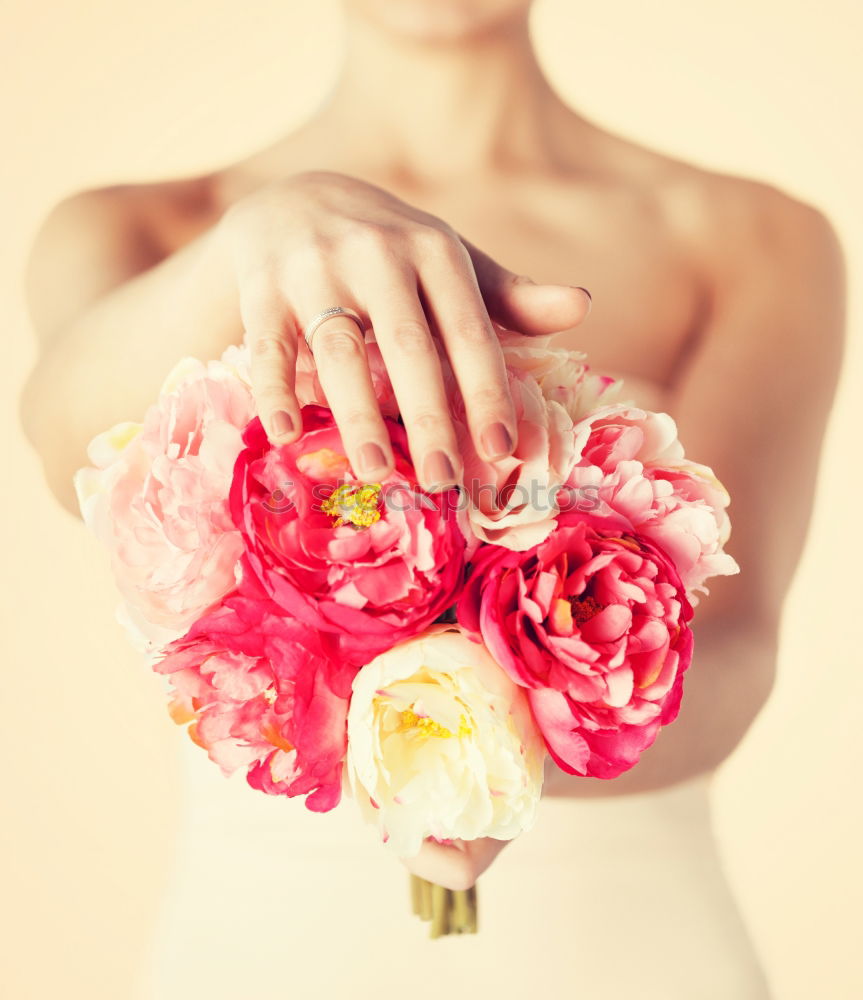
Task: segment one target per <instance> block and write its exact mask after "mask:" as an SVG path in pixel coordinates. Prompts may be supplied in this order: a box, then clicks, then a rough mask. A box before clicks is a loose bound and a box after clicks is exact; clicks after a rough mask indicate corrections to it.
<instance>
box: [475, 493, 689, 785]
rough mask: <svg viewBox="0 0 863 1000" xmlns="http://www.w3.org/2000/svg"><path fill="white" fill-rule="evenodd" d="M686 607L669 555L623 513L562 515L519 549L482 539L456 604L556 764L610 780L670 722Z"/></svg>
mask: <svg viewBox="0 0 863 1000" xmlns="http://www.w3.org/2000/svg"><path fill="white" fill-rule="evenodd" d="M691 616H692V607H691V605H690V603H689V601H688V600H687V597H686V594H685V592H684V589H683V587H682V585H681V582H680V578H679V576H678V574H677V571H676V570H675V567H674V565H673V564H672V562H671V561H670V560H669V559H668V558H667V557H666V555H665V554H664V553H663V552H662V551H661V550H660V549H659V548H658V547H657V546H655V545H653V544H651V543H650V542H648V541H646V540H644V539H641V538H638V537H635V536H634V535H633V534H632V533H631V532H630V531H629V529H628V525H627V524H626V522H625V520H624V519H622V518H620V517H617V518H598V517H595V516H592V515H587V514H580V513H577V512H563V513H561V515H560V517H559V521H558V526H557V529H556V530H555V531H554V532H553V533H552V534H551V535H550V536H549V537H548V538H547V539H546V540H545V541H544V542H542V543H541V544H539V545H537V546H535V547H534V548H532V549H530V550H529V551H527V552H513V551H509V550H507V549H503V548H499V547H497V546H484V547H483V548H482V549H481V550H480V551H479V553H478V554H477V555H476V556H475V558H474V560H473V564H472V572H471V576H470V578H469V580H468V582H467V585H466V587H465V590H464V593H463V594H462V597H461V599H460V600H459V604H458V618H459V622H460V623H461V624H462V625H463V626H464V627H465V628H466V629H468V630H469V631H470V632H471V633H472V634H473V635H474V636H475V637H477V638H481V639H482V640H483V641H484V643H485V645H486V647H487V648H488V650H489V652H490V653H491V654H492V656H493V657H494V658H495V659H496V660H497V661H498V663H500V664H501V666H502V667H503V668H504V670H506V672H507V673H508V674H509V675H510V677H511V678H512V679H513V680H514V681H516V683H518V684H521V685H522V686H523V687H525V688H527V689H528V698H529V701H530V705H531V709H532V711H533V714H534V718H535V719H536V722H537V725H538V726H539V728H540V729H541V731H542V733H543V736H544V738H545V741H546V745H547V747H548V749H549V752H550V753H551V755H552V757H553V758H554V760H555V761H556V762H557V764H558V765H559V766H560V767H561V768H562V769H563V770H565V771H567V772H568V773H570V774H582V775H592V776H594V777H600V778H612V777H615V776H616V775H618V774H620V773H622V772H623V771H625V770H627V769H628V768H630V767H632V765H633V764H635V763H636V762H637V760H638V757H639V755H640V753H641V752H642V751H643V750H644V749H645V748H646V747H648V746H650V744H651V743H652V742H653V740H654V738H655V736H656V733H657V731H658V729H659V727H660V726H661V725H665V724H667V723H669V722H671V721H673V720H674V718H675V717H676V715H677V711H678V707H679V704H680V698H681V695H682V690H683V675H684V672H685V671H686V669H687V667H688V666H689V663H690V659H691V656H692V634H691V632H690V629H689V626H688V622H689V620H690V618H691Z"/></svg>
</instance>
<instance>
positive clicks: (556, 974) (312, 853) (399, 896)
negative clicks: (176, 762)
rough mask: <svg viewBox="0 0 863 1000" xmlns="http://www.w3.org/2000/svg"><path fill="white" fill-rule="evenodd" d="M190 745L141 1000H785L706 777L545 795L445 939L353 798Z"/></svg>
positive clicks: (186, 745) (140, 989) (187, 745)
mask: <svg viewBox="0 0 863 1000" xmlns="http://www.w3.org/2000/svg"><path fill="white" fill-rule="evenodd" d="M183 742H184V750H183V756H182V760H183V768H184V771H185V801H184V809H183V816H182V823H181V831H180V835H179V838H178V843H177V850H176V856H175V859H174V866H173V873H172V877H171V883H170V887H169V890H168V891H167V892H166V894H165V898H164V901H163V906H162V911H161V914H160V918H159V922H158V925H157V927H156V929H155V933H154V937H153V940H152V944H151V948H150V954H149V958H148V961H147V964H146V967H145V968H144V970H143V972H142V976H141V980H140V983H139V984H138V992H137V993H136V1000H253V998H258V997H266V998H268V1000H282V998H284V1000H311V998H315V1000H319V998H323V1000H330V998H335V997H339V996H341V997H349V998H350V1000H366V998H369V1000H371V998H374V1000H380V998H383V997H395V996H404V997H410V998H411V1000H425V998H429V1000H431V998H434V1000H441V998H444V997H445V998H447V1000H466V998H468V997H470V998H473V1000H476V998H478V997H491V998H502V1000H510V998H511V1000H516V998H517V1000H524V998H526V997H537V998H539V997H549V998H568V997H573V998H578V1000H619V998H620V1000H623V998H626V1000H631V998H638V1000H765V998H767V997H769V992H768V989H767V985H766V982H765V977H764V974H763V971H762V969H761V966H760V964H759V961H758V958H757V956H756V954H755V952H754V950H753V947H752V944H751V942H750V939H749V937H748V935H747V932H746V928H745V926H744V923H743V921H742V919H741V916H740V913H739V911H738V909H737V906H736V905H735V902H734V900H733V898H732V896H731V894H730V891H729V887H728V885H727V883H726V880H725V877H724V875H723V870H722V865H721V859H720V857H719V855H718V852H717V848H716V844H715V841H714V838H713V834H712V829H711V822H710V781H709V778H707V777H702V778H697V779H695V780H693V781H689V782H686V783H683V784H680V785H677V786H673V787H671V788H668V789H664V790H661V791H659V792H649V793H643V794H638V795H627V796H616V797H613V798H603V799H573V798H551V797H549V798H544V799H543V800H542V801H541V803H540V809H539V817H538V819H537V822H536V824H535V826H534V827H533V828H532V829H531V830H530V831H529V832H527V833H525V834H523V835H522V836H521V837H519V838H518V839H517V840H514V841H513V842H512V843H510V844H508V845H507V847H506V848H505V849H504V851H503V852H502V853H501V854H500V855H499V856H498V858H497V859H496V860H495V862H494V864H493V865H492V866H491V868H489V869H488V871H486V872H485V873H484V874H483V875H482V876H481V878H480V881H479V883H478V886H479V933H478V934H476V935H456V936H451V937H444V938H438V939H435V940H432V939H430V938H429V936H428V930H429V925H428V924H427V923H423V922H421V921H420V920H419V918H418V917H415V916H414V915H413V914H412V912H411V909H410V900H409V891H408V874H407V871H406V869H405V868H404V867H403V866H402V865H401V863H400V862H399V861H398V860H397V859H396V858H394V857H393V856H392V855H390V854H389V853H388V852H387V851H386V850H385V849H384V847H383V846H382V845H381V844H380V843H379V841H378V839H377V834H376V832H375V831H374V830H373V829H372V828H371V827H370V826H367V825H365V824H364V823H363V821H362V820H361V819H360V817H359V814H358V812H357V809H356V804H355V803H354V802H353V801H352V800H350V799H345V800H343V802H342V803H341V804H340V805H339V807H338V808H337V809H335V810H333V811H332V812H330V813H326V814H320V815H319V814H314V813H311V812H309V811H308V810H307V809H306V808H305V806H304V805H303V804H302V802H301V801H299V800H288V799H284V798H275V797H269V796H266V795H263V794H261V793H260V792H256V791H253V790H252V789H251V788H249V787H248V786H247V785H246V783H245V780H244V778H243V776H242V775H240V774H237V775H235V776H234V777H233V778H225V777H223V776H222V774H221V773H220V772H219V770H218V768H217V767H216V766H215V765H214V764H212V763H211V762H210V761H209V760H207V758H206V755H205V753H204V752H203V751H202V750H200V748H198V747H196V746H194V745H193V744H192V743H191V741H188V740H184V741H183Z"/></svg>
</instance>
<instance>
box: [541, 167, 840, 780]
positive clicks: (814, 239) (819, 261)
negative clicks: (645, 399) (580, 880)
mask: <svg viewBox="0 0 863 1000" xmlns="http://www.w3.org/2000/svg"><path fill="white" fill-rule="evenodd" d="M747 193H748V195H750V197H747V198H746V199H740V197H739V194H738V195H735V196H734V197H730V198H729V203H728V204H727V205H719V206H716V208H717V210H718V211H719V212H720V213H721V215H722V217H723V222H722V229H723V234H724V238H722V239H718V240H717V242H716V252H717V259H716V260H714V261H713V262H712V265H711V271H712V273H713V274H714V275H715V276H716V277H715V287H714V303H713V310H712V315H711V317H710V320H709V322H708V323H707V325H706V327H705V329H704V330H703V332H702V335H701V336H700V339H699V342H698V344H697V345H696V347H695V349H694V350H693V352H692V354H691V356H690V357H689V359H688V362H687V364H686V367H685V370H684V371H683V372H682V373H681V375H680V378H679V381H678V384H677V385H676V387H675V391H674V394H673V399H672V403H671V405H670V406H669V410H670V412H671V414H672V415H673V416H674V417H675V419H676V420H677V423H678V426H679V430H680V437H681V441H682V442H683V444H684V447H685V448H686V452H687V455H689V456H691V457H692V458H693V459H694V460H695V461H698V462H703V463H705V464H707V465H710V466H712V467H713V469H714V471H715V472H716V474H717V476H718V477H719V478H720V479H721V480H722V482H723V483H724V484H725V485H726V487H727V488H728V491H729V493H730V494H731V507H730V516H731V520H732V525H733V530H732V535H731V538H730V540H729V543H728V545H727V549H728V551H729V552H730V553H731V554H732V555H733V556H734V557H735V558H736V560H737V561H738V563H739V564H740V570H741V571H740V574H739V575H737V576H733V577H720V578H717V579H715V580H714V581H712V582H711V583H710V584H709V586H710V595H709V596H708V597H704V598H702V601H701V604H700V605H699V607H698V608H697V609H696V613H695V619H694V625H693V631H694V635H695V653H694V657H693V661H692V665H691V667H690V669H689V671H688V672H687V675H686V678H685V682H684V695H683V702H682V704H681V709H680V714H679V716H678V718H677V719H676V720H675V722H674V723H673V724H671V725H670V726H668V727H667V728H666V729H664V730H662V731H661V732H660V733H659V735H658V737H657V739H656V742H655V743H654V745H653V746H652V747H650V748H649V749H648V750H647V751H645V753H644V754H643V755H642V758H641V760H640V761H639V763H638V764H637V765H636V766H635V767H634V768H632V769H631V770H630V771H628V772H627V773H625V774H623V775H621V776H620V777H618V778H615V779H613V780H611V781H600V780H591V781H586V780H585V779H583V778H572V777H570V776H569V775H565V774H563V772H561V771H559V769H557V768H554V769H553V770H552V771H551V773H550V775H549V784H548V786H547V789H546V791H547V794H567V795H580V796H595V795H617V794H626V793H628V792H638V791H647V790H649V789H653V788H658V787H662V786H666V785H671V784H674V783H676V782H679V781H683V780H685V779H687V778H691V777H694V776H695V775H698V774H702V773H704V772H707V771H710V770H713V769H714V768H716V767H717V766H718V765H719V764H720V763H721V762H722V761H723V760H725V758H726V757H727V756H728V755H729V754H730V753H731V752H732V751H733V750H734V748H735V747H736V746H737V745H738V743H739V742H740V740H741V739H742V738H743V736H744V734H745V733H746V731H747V729H748V728H749V726H750V724H751V723H752V721H753V720H754V718H755V717H756V715H757V714H758V712H759V710H760V709H761V707H762V705H763V704H764V702H765V701H766V699H767V697H768V696H769V694H770V691H771V689H772V685H773V680H774V674H775V670H776V653H777V645H778V628H779V622H780V614H781V610H782V605H783V602H784V600H785V596H786V594H787V592H788V588H789V586H790V583H791V580H792V578H793V575H794V572H795V570H796V567H797V564H798V561H799V558H800V555H801V552H802V548H803V544H804V542H805V539H806V533H807V528H808V524H809V518H810V514H811V510H812V504H813V499H814V493H815V484H816V480H817V473H818V465H819V459H820V452H821V444H822V439H823V436H824V431H825V427H826V423H827V418H828V415H829V411H830V408H831V405H832V400H833V395H834V391H835V387H836V382H837V377H838V372H839V367H840V362H841V358H842V352H843V340H844V318H845V317H844V309H845V288H844V284H845V282H844V264H843V260H842V253H841V249H840V247H839V245H838V242H837V239H836V236H835V234H834V232H833V230H832V228H831V226H830V225H829V223H828V222H827V221H826V220H825V219H824V218H823V216H821V215H820V214H819V213H818V212H817V211H816V210H815V209H812V208H810V207H809V206H806V205H803V204H801V203H798V202H795V201H793V200H791V199H789V198H787V197H786V196H784V195H781V194H780V193H779V192H776V191H773V190H772V189H769V188H763V187H761V186H758V185H753V186H752V189H748V191H747Z"/></svg>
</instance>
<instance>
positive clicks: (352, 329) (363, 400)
mask: <svg viewBox="0 0 863 1000" xmlns="http://www.w3.org/2000/svg"><path fill="white" fill-rule="evenodd" d="M303 298H304V303H309V302H313V303H315V305H314V307H313V308H319V307H320V303H337V304H339V305H344V306H350V307H351V308H353V306H352V305H351V297H350V295H348V294H347V293H346V292H345V291H344V290H343V289H341V288H339V287H337V286H334V285H333V284H332V283H331V282H330V281H328V280H327V279H326V278H321V279H320V280H317V281H314V282H312V283H311V284H310V285H307V286H306V289H305V291H304V294H303ZM305 308H306V306H305V304H304V306H303V309H304V310H305ZM325 308H326V307H325ZM301 315H302V316H306V315H307V316H308V319H309V320H311V319H312V318H313V314H312V313H311V312H310V313H305V312H303V313H301ZM311 351H312V357H313V358H314V361H315V367H316V369H317V374H318V380H319V381H320V384H321V388H322V389H323V391H324V395H325V396H326V398H327V405H328V406H329V408H330V410H331V411H332V414H333V420H335V423H336V426H337V427H338V429H339V434H340V436H341V439H342V444H343V445H344V449H345V454H346V455H347V457H348V461H349V462H350V463H351V467H352V468H353V470H354V472H355V473H356V475H357V476H358V477H359V478H361V479H365V480H375V479H384V478H386V476H388V475H389V474H390V472H392V470H393V468H394V464H395V463H394V461H393V454H392V445H391V443H390V436H389V433H388V431H387V427H386V424H385V423H384V419H383V416H382V415H381V410H380V405H379V403H378V401H377V398H376V396H375V390H374V383H373V382H372V376H371V371H370V370H369V363H368V357H367V355H366V347H365V336H364V333H363V331H362V330H360V328H359V326H358V325H357V324H356V323H355V322H354V321H353V320H352V319H351V318H350V317H348V316H338V315H337V316H333V317H331V318H330V319H328V320H326V321H325V322H324V323H321V325H320V326H319V327H317V329H316V330H314V332H313V334H312V345H311Z"/></svg>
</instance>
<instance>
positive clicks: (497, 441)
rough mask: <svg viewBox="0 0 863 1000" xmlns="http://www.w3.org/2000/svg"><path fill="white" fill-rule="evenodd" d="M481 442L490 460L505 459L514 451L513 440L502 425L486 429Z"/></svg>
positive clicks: (493, 425)
mask: <svg viewBox="0 0 863 1000" xmlns="http://www.w3.org/2000/svg"><path fill="white" fill-rule="evenodd" d="M480 442H481V443H482V447H483V450H484V451H485V453H486V455H488V456H489V458H503V457H504V455H508V454H509V453H510V452H511V451H512V438H511V437H510V433H509V431H508V430H507V429H506V426H505V425H504V424H502V423H496V424H492V425H491V426H490V427H486V429H485V430H484V431H483V432H482V434H481V435H480Z"/></svg>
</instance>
